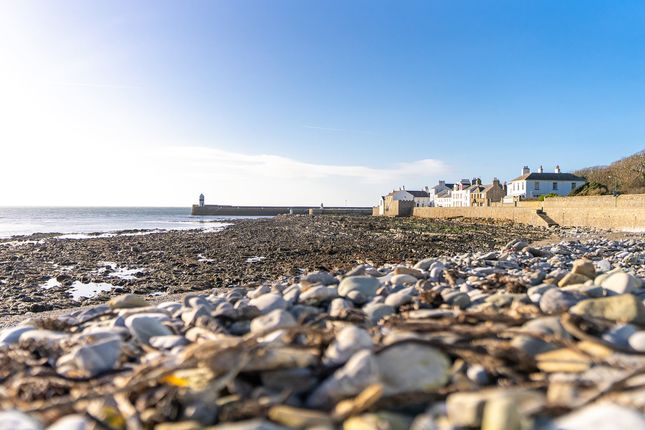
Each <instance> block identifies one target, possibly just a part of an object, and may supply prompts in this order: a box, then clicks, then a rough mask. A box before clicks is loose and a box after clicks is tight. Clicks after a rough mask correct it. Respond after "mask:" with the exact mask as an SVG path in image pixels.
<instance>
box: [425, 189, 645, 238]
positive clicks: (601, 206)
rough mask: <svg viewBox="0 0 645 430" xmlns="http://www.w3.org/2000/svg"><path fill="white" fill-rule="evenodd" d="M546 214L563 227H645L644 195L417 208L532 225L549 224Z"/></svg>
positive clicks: (428, 214)
mask: <svg viewBox="0 0 645 430" xmlns="http://www.w3.org/2000/svg"><path fill="white" fill-rule="evenodd" d="M539 210H541V211H543V212H544V214H545V215H546V216H547V217H548V218H550V219H551V220H553V221H555V222H556V223H557V224H559V225H561V226H567V227H593V228H606V229H627V230H641V229H643V230H645V195H644V194H631V195H623V196H618V197H614V196H588V197H553V198H547V199H545V200H544V202H536V201H528V202H518V203H517V206H510V205H509V206H503V205H498V206H492V207H481V208H474V207H472V208H414V211H413V216H416V217H420V218H457V217H465V218H493V219H507V220H511V221H514V222H518V223H522V224H528V225H533V226H547V225H548V223H547V221H546V220H545V219H544V218H543V217H541V216H540V215H539V214H538V211H539Z"/></svg>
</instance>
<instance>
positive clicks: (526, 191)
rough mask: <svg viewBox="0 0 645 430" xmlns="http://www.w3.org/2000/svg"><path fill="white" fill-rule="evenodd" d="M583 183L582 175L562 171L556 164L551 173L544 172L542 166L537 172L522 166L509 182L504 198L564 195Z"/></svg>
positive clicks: (515, 198) (516, 198)
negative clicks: (506, 196) (516, 175)
mask: <svg viewBox="0 0 645 430" xmlns="http://www.w3.org/2000/svg"><path fill="white" fill-rule="evenodd" d="M585 183H586V180H585V178H583V177H580V176H577V175H574V174H572V173H562V172H561V171H560V166H556V167H555V171H554V172H553V173H545V172H544V169H543V168H542V166H540V168H539V169H538V170H537V172H531V170H530V169H529V168H528V166H524V167H523V168H522V175H521V176H518V177H517V178H515V179H513V180H512V181H510V182H509V184H508V191H507V193H508V198H507V199H506V200H519V199H534V198H537V197H539V196H542V195H545V194H557V195H559V196H566V195H569V193H570V192H571V191H573V190H574V189H576V188H578V187H581V186H583V185H584V184H585Z"/></svg>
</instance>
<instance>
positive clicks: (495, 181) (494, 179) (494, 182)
mask: <svg viewBox="0 0 645 430" xmlns="http://www.w3.org/2000/svg"><path fill="white" fill-rule="evenodd" d="M493 185H495V186H499V179H497V178H493Z"/></svg>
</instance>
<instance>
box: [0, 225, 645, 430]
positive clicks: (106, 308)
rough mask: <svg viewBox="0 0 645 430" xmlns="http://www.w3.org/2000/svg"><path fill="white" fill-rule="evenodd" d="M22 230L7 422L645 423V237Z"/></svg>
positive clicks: (3, 346)
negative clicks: (59, 236) (76, 236)
mask: <svg viewBox="0 0 645 430" xmlns="http://www.w3.org/2000/svg"><path fill="white" fill-rule="evenodd" d="M21 240H23V241H29V243H25V244H22V245H5V246H4V247H2V246H1V244H0V256H1V257H2V258H0V260H3V261H12V263H10V264H6V263H5V264H4V265H2V266H0V269H1V270H2V271H1V272H0V273H2V274H3V277H0V279H3V281H4V282H3V285H4V286H5V287H6V286H11V288H4V290H3V294H4V295H5V304H4V307H3V310H2V312H3V315H5V318H6V320H7V321H9V322H10V323H7V322H5V324H4V327H5V328H4V329H2V331H1V332H0V360H2V366H0V372H1V373H2V374H1V379H0V402H1V409H2V410H3V412H0V429H2V430H4V429H24V430H41V429H53V430H62V429H78V430H81V429H157V430H193V429H202V428H207V429H244V430H260V429H267V430H272V429H330V430H331V429H344V430H359V429H360V430H363V429H368V430H369V429H374V430H387V429H393V430H394V429H397V430H398V429H414V430H425V429H432V430H434V429H437V430H443V429H446V430H448V429H454V430H457V429H471V428H481V429H484V430H498V429H499V430H502V429H504V430H512V429H518V430H519V429H572V430H573V429H616V428H620V429H622V428H626V429H627V428H628V429H637V428H645V417H644V412H645V305H644V301H645V240H644V239H643V237H642V235H639V234H613V233H610V232H600V231H590V230H581V229H569V230H565V229H562V230H555V229H538V228H532V227H523V226H518V225H512V224H509V223H490V222H484V221H476V222H474V221H441V222H435V221H433V222H430V221H425V222H419V221H415V220H389V219H373V218H356V219H352V218H344V217H339V218H336V217H329V218H326V219H323V217H315V218H314V219H312V218H309V217H277V218H275V219H272V220H251V221H244V222H240V223H233V225H232V226H230V227H227V229H225V230H224V231H221V232H211V233H204V232H176V233H164V234H159V235H157V234H154V235H141V236H129V237H120V238H100V239H98V238H97V239H84V240H83V241H60V240H58V241H56V240H55V239H53V238H45V239H43V238H33V237H31V238H22V239H21ZM39 241H40V242H39ZM32 242H35V243H32ZM10 246H12V247H13V248H12V251H9V250H8V249H9V247H10ZM35 250H38V252H35ZM160 251H164V252H165V254H164V255H163V256H161V255H160V254H159V252H160ZM171 251H172V252H171ZM15 256H21V257H20V258H15ZM254 257H255V259H253V258H254ZM11 258H13V260H10V259H11ZM200 259H202V261H200ZM249 259H250V260H249ZM63 260H65V261H67V262H69V263H73V264H70V265H69V266H70V267H73V269H71V270H68V271H66V272H64V273H63V272H61V267H64V265H63V264H61V263H63V262H65V261H63ZM115 260H116V261H115ZM97 261H108V262H114V266H112V265H108V264H103V265H102V266H99V267H97ZM155 264H156V265H155ZM9 266H10V267H9ZM133 267H137V268H144V269H145V270H144V269H139V271H134V272H127V273H124V272H123V271H124V270H132V268H133ZM101 268H103V269H104V270H102V271H101V270H99V269H101ZM119 270H121V272H120V273H121V274H122V275H130V278H129V279H128V278H127V277H123V276H122V277H115V276H110V275H111V274H112V275H113V274H114V272H115V271H119ZM107 278H112V279H111V280H112V281H113V282H112V283H111V284H110V285H112V287H111V288H109V289H106V290H104V291H101V292H99V293H97V294H95V295H92V296H90V297H81V298H80V299H79V298H78V297H76V298H75V297H74V295H73V294H72V293H71V291H70V290H72V288H73V285H74V282H78V281H82V282H85V283H89V282H103V281H105V280H106V279H107ZM114 278H117V279H119V280H118V281H117V282H116V284H117V285H116V286H115V285H114V284H115V282H114ZM49 279H55V280H56V282H57V284H55V285H54V286H53V287H52V288H49V289H43V288H42V283H44V282H48V281H49ZM17 290H20V291H22V294H24V295H25V296H24V297H20V296H19V295H16V294H13V295H12V292H13V293H15V292H16V291H17ZM37 293H39V294H37ZM34 296H35V297H37V298H38V297H42V300H36V301H30V298H33V297H34ZM25 297H26V298H25ZM7 299H9V300H8V301H7ZM34 303H40V304H41V305H42V306H45V307H44V308H34V307H33V304H34ZM52 310H56V312H55V313H48V312H50V311H52ZM39 311H47V312H45V313H41V312H39ZM26 312H30V313H29V314H28V315H25V313H26ZM21 313H22V314H21Z"/></svg>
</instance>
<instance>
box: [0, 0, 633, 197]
mask: <svg viewBox="0 0 645 430" xmlns="http://www.w3.org/2000/svg"><path fill="white" fill-rule="evenodd" d="M0 38H1V39H2V41H0V54H1V55H0V58H2V59H1V60H0V61H1V62H2V64H0V66H2V67H1V69H2V70H4V72H0V81H2V83H0V91H1V90H4V91H5V93H6V94H10V96H8V97H4V98H3V100H4V101H1V100H0V114H2V117H4V118H5V121H7V123H9V124H13V125H14V127H13V129H12V128H11V127H9V130H8V131H7V130H6V129H5V131H4V132H3V131H0V145H1V147H2V151H3V152H4V153H5V155H6V156H7V158H8V159H12V160H13V161H15V162H14V163H11V164H13V165H14V166H20V165H21V164H23V163H25V162H29V161H31V162H32V163H35V165H37V166H40V167H41V168H40V169H37V170H38V172H37V173H36V179H37V180H34V181H33V183H25V184H22V185H19V186H16V187H15V188H14V189H13V190H12V191H10V192H8V191H7V190H4V191H0V205H1V204H3V203H5V204H24V203H26V202H25V197H24V196H27V195H28V196H30V199H29V201H30V202H33V201H35V202H36V203H42V204H55V203H57V202H61V203H63V204H101V203H106V204H139V203H141V204H150V205H165V204H170V205H174V204H177V205H182V204H185V203H190V202H192V200H194V196H193V195H195V194H198V193H199V192H205V194H207V199H208V197H210V196H212V198H211V199H210V200H211V201H212V200H216V201H217V202H221V203H254V202H257V203H266V204H269V203H273V204H291V203H301V204H314V203H317V202H319V201H324V202H327V203H328V204H343V203H344V202H345V201H348V203H349V204H373V203H375V202H376V201H377V200H378V196H379V195H380V194H382V193H385V192H387V191H389V190H391V189H392V188H393V187H397V186H399V185H404V184H405V185H407V186H408V188H413V187H419V186H422V185H429V184H432V183H434V182H435V181H436V180H437V179H439V178H445V179H447V180H453V179H457V178H460V177H474V176H481V177H482V179H483V180H484V181H485V182H487V181H490V179H491V178H492V177H493V176H498V177H500V178H502V179H503V180H504V179H512V178H513V177H514V176H517V175H518V173H519V171H520V169H521V167H522V166H523V165H524V164H529V165H531V166H532V167H534V168H535V167H537V166H538V165H540V164H543V165H544V166H545V168H546V169H547V170H551V169H552V168H553V166H554V165H555V164H560V165H561V166H562V167H563V169H564V170H567V171H569V170H575V169H577V168H580V167H585V166H589V165H596V164H603V163H607V162H610V161H613V160H615V159H618V158H621V157H623V156H626V155H629V154H631V153H633V152H636V151H638V150H641V149H643V148H644V145H643V138H644V137H645V120H644V119H645V115H644V113H645V112H644V110H645V107H644V106H645V105H643V103H642V100H643V99H644V96H645V48H644V47H645V3H643V2H639V1H618V2H609V1H603V2H600V1H567V2H562V1H539V2H537V1H531V2H528V1H418V2H417V1H402V2H393V1H295V0H294V1H259V0H258V1H250V0H246V1H245V0H242V1H188V2H179V1H154V2H152V1H149V2H148V1H138V2H131V1H102V2H101V1H93V2H87V1H44V0H43V1H30V0H25V1H20V2H16V1H5V2H2V1H1V0H0ZM17 106H18V107H19V108H17ZM34 106H37V108H34ZM2 117H0V118H2ZM26 129H28V130H27V131H25V130H26ZM2 133H4V136H3V135H2ZM52 148H58V149H52ZM38 154H46V155H42V159H40V161H37V160H36V161H34V160H33V157H36V156H37V155H38ZM97 154H100V156H97ZM124 159H127V160H124ZM222 160H228V161H226V162H224V161H222ZM52 161H55V162H56V163H59V164H66V165H67V168H66V172H65V173H59V174H56V175H51V173H47V172H42V171H41V170H43V168H42V167H43V166H46V165H48V163H51V162H52ZM406 166H411V168H410V169H407V168H406ZM380 169H383V175H379V171H380ZM10 170H11V169H10ZM45 170H46V169H45ZM197 172H200V173H197ZM18 173H19V170H17V167H16V168H15V171H13V172H12V171H9V172H5V175H10V174H18ZM0 175H1V174H0ZM45 178H47V180H46V181H45V182H47V183H48V184H49V185H48V186H49V188H47V187H45V189H44V190H43V184H42V183H43V181H44V179H45ZM79 178H83V179H82V180H79ZM0 179H7V178H0ZM253 190H256V191H255V192H253ZM3 192H4V193H5V195H4V196H3V195H2V193H3ZM212 202H214V201H212Z"/></svg>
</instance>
